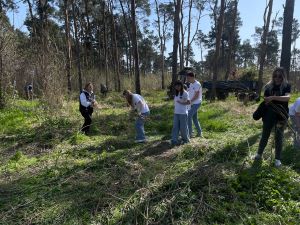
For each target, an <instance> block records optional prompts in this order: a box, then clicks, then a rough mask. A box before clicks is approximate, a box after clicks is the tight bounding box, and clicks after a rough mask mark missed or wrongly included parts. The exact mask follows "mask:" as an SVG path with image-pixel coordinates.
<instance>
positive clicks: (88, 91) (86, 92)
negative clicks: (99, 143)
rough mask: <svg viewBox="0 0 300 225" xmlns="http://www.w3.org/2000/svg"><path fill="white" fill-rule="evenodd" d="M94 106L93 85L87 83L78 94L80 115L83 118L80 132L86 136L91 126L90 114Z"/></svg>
mask: <svg viewBox="0 0 300 225" xmlns="http://www.w3.org/2000/svg"><path fill="white" fill-rule="evenodd" d="M95 105H96V101H95V96H94V93H93V84H92V83H87V84H86V85H85V87H84V89H83V90H82V92H81V94H80V107H79V110H80V113H81V115H82V116H83V118H84V124H83V125H82V128H81V131H82V132H83V133H84V134H88V133H89V130H90V126H91V124H92V114H93V111H94V109H93V108H94V106H95Z"/></svg>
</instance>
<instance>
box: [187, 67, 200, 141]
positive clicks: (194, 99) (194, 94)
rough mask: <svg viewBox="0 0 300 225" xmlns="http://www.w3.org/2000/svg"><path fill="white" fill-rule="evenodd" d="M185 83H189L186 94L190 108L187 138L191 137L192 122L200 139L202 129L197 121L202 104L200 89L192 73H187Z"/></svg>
mask: <svg viewBox="0 0 300 225" xmlns="http://www.w3.org/2000/svg"><path fill="white" fill-rule="evenodd" d="M187 81H188V82H189V83H190V85H189V87H188V93H189V97H190V101H191V106H190V109H189V112H188V128H189V136H190V137H192V134H193V126H192V122H194V125H195V128H196V130H197V137H202V129H201V126H200V123H199V120H198V109H199V108H200V106H201V103H202V87H201V84H200V82H199V81H197V80H196V79H195V74H194V73H193V72H188V73H187Z"/></svg>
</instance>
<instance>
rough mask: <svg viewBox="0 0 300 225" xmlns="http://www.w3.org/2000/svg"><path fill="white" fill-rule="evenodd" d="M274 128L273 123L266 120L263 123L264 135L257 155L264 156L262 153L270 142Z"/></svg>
mask: <svg viewBox="0 0 300 225" xmlns="http://www.w3.org/2000/svg"><path fill="white" fill-rule="evenodd" d="M272 128H273V123H272V122H271V121H268V120H266V121H264V122H263V130H262V135H261V139H260V142H259V146H258V151H257V154H259V155H262V153H263V152H264V150H265V147H266V146H267V144H268V140H269V137H270V134H271V131H272Z"/></svg>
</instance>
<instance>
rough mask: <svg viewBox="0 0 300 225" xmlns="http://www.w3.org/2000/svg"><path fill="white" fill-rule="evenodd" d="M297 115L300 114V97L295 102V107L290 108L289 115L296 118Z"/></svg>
mask: <svg viewBox="0 0 300 225" xmlns="http://www.w3.org/2000/svg"><path fill="white" fill-rule="evenodd" d="M296 113H300V97H299V98H297V100H296V101H295V102H294V104H293V105H291V107H290V108H289V114H290V115H291V116H295V114H296Z"/></svg>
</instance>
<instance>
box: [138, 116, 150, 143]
mask: <svg viewBox="0 0 300 225" xmlns="http://www.w3.org/2000/svg"><path fill="white" fill-rule="evenodd" d="M149 115H150V113H149V112H147V113H143V114H142V116H141V117H138V118H137V120H136V124H135V127H136V134H137V135H136V140H145V139H146V136H145V120H146V118H147V117H148V116H149Z"/></svg>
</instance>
